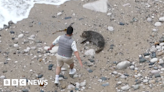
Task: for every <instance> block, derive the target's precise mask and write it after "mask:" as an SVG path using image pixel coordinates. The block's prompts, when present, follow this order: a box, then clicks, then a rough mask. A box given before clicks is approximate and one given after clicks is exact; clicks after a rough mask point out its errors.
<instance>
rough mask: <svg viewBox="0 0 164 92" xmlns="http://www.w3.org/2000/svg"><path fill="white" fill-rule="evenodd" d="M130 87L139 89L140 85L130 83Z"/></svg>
mask: <svg viewBox="0 0 164 92" xmlns="http://www.w3.org/2000/svg"><path fill="white" fill-rule="evenodd" d="M132 87H133V89H134V90H137V89H139V88H140V86H139V85H132Z"/></svg>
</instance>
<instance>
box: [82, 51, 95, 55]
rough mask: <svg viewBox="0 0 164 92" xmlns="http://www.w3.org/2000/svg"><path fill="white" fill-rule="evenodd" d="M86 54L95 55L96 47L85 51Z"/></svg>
mask: <svg viewBox="0 0 164 92" xmlns="http://www.w3.org/2000/svg"><path fill="white" fill-rule="evenodd" d="M84 55H86V56H94V55H95V50H94V49H89V50H87V51H85V53H84Z"/></svg>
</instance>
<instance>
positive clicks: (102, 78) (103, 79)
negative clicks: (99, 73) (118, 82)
mask: <svg viewBox="0 0 164 92" xmlns="http://www.w3.org/2000/svg"><path fill="white" fill-rule="evenodd" d="M100 79H101V80H102V81H106V80H107V79H108V78H106V77H101V78H100Z"/></svg>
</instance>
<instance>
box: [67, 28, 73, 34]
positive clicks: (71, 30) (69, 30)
mask: <svg viewBox="0 0 164 92" xmlns="http://www.w3.org/2000/svg"><path fill="white" fill-rule="evenodd" d="M72 33H73V28H72V26H69V27H68V28H67V35H72Z"/></svg>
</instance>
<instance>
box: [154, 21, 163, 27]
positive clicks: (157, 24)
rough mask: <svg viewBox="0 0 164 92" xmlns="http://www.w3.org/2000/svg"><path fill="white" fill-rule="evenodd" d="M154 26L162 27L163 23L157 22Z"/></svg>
mask: <svg viewBox="0 0 164 92" xmlns="http://www.w3.org/2000/svg"><path fill="white" fill-rule="evenodd" d="M154 25H155V26H156V27H159V26H161V25H162V23H161V22H156V23H155V24H154Z"/></svg>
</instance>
